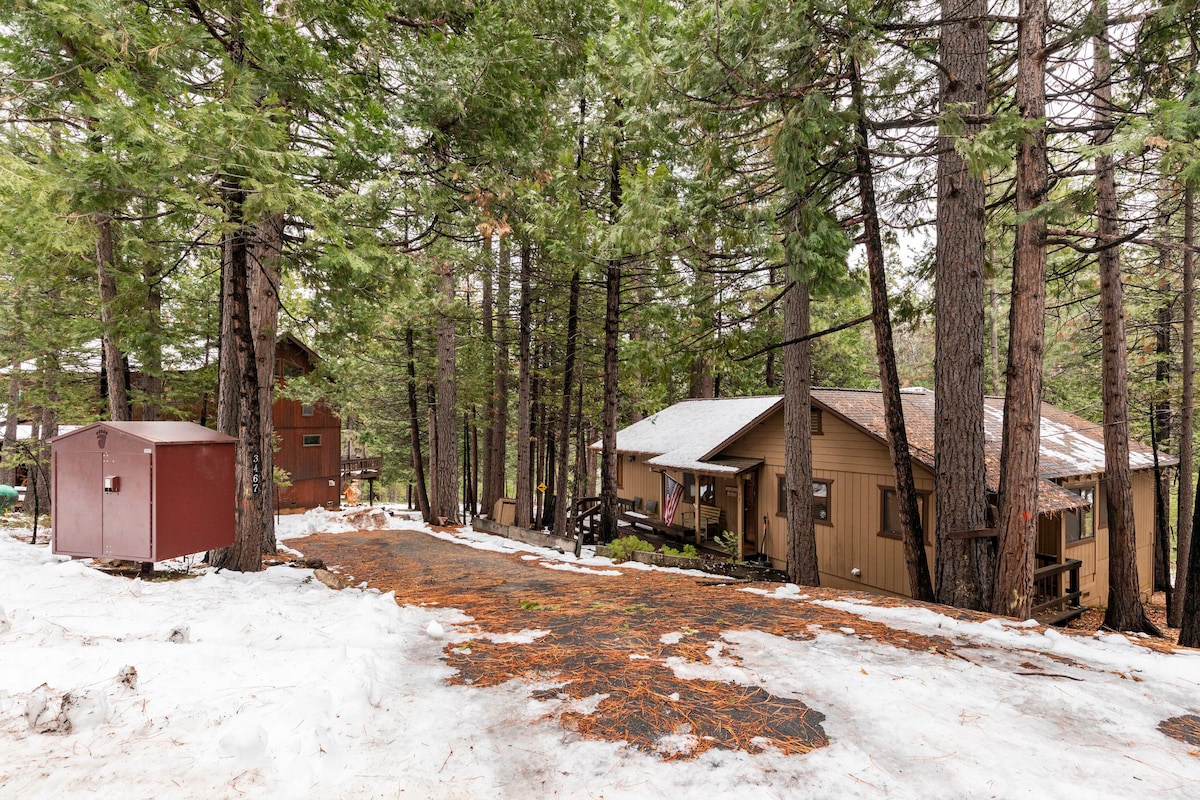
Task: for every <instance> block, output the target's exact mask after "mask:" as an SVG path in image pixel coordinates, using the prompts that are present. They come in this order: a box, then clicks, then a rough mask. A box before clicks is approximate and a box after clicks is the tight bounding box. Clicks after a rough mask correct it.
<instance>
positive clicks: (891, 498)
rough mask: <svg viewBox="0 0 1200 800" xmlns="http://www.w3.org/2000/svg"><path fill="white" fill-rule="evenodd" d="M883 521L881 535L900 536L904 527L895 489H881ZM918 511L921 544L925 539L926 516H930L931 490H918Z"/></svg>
mask: <svg viewBox="0 0 1200 800" xmlns="http://www.w3.org/2000/svg"><path fill="white" fill-rule="evenodd" d="M880 491H881V493H882V497H881V499H880V506H881V508H882V517H883V520H882V523H881V525H880V530H879V535H880V536H890V537H894V538H900V537H901V536H903V535H904V528H903V526H901V524H900V504H899V503H898V502H897V501H896V490H895V489H881V490H880ZM917 513H918V514H920V515H921V544H924V543H925V542H926V539H925V518H926V517H927V516H929V492H917Z"/></svg>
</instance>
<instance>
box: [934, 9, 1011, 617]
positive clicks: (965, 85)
mask: <svg viewBox="0 0 1200 800" xmlns="http://www.w3.org/2000/svg"><path fill="white" fill-rule="evenodd" d="M941 8H942V20H943V21H942V26H941V37H940V40H939V63H940V64H941V70H940V75H941V108H942V114H943V115H949V114H955V115H959V116H962V117H966V118H967V119H966V120H964V122H963V132H962V135H963V136H964V137H970V136H972V135H974V134H976V133H978V132H979V131H980V130H981V129H982V128H983V125H982V124H981V123H980V122H979V121H977V120H981V119H982V118H983V116H984V115H985V114H986V113H987V100H988V97H987V52H988V51H987V46H988V40H987V39H988V37H987V21H986V15H987V2H986V0H942V3H941ZM968 120H969V121H968ZM937 172H938V194H937V254H936V284H935V290H936V293H937V294H936V301H935V302H936V311H935V313H936V346H935V348H934V351H935V353H937V357H936V359H935V362H934V369H935V373H936V377H935V379H934V384H935V387H936V393H935V395H934V434H933V435H934V447H933V450H934V453H935V454H936V468H935V474H936V480H935V486H936V488H935V496H936V501H937V502H936V504H935V505H936V508H937V562H936V570H937V600H938V602H939V603H945V604H947V605H952V606H957V607H959V608H970V609H974V610H976V611H985V610H988V609H990V608H991V605H992V580H993V579H994V577H995V571H996V562H995V555H996V554H995V543H994V542H993V541H991V540H989V539H954V538H951V537H950V536H949V534H951V533H955V532H959V531H976V530H981V529H983V528H985V527H987V475H986V470H985V464H986V462H985V461H984V433H983V374H984V369H983V336H984V331H983V314H982V313H981V311H982V309H983V298H984V288H985V283H986V277H987V275H986V273H987V261H986V258H985V252H986V251H985V223H986V220H985V218H984V208H985V204H986V193H985V189H984V185H983V179H982V178H981V177H978V176H976V175H972V174H971V171H970V170H969V169H968V167H967V163H966V160H965V159H964V158H963V157H962V156H961V155H959V153H958V151H957V150H956V149H955V139H954V137H952V136H949V135H946V134H944V133H943V134H941V135H939V137H938V163H937ZM994 296H995V295H994V294H993V298H994ZM992 313H993V314H994V313H995V308H994V306H993V309H992ZM992 335H993V337H995V324H994V317H993V325H992Z"/></svg>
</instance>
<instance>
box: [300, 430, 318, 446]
mask: <svg viewBox="0 0 1200 800" xmlns="http://www.w3.org/2000/svg"><path fill="white" fill-rule="evenodd" d="M320 444H321V434H319V433H306V434H304V446H305V447H318V446H320Z"/></svg>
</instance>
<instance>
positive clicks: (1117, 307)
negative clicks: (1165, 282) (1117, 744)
mask: <svg viewBox="0 0 1200 800" xmlns="http://www.w3.org/2000/svg"><path fill="white" fill-rule="evenodd" d="M1092 12H1093V15H1094V18H1095V19H1096V20H1097V22H1099V23H1100V25H1101V29H1100V32H1099V34H1098V35H1096V36H1095V37H1094V38H1093V39H1092V48H1093V50H1092V52H1093V60H1094V64H1095V67H1094V70H1093V72H1094V79H1095V82H1096V90H1095V93H1094V95H1093V97H1094V106H1095V121H1096V128H1097V133H1096V138H1095V143H1096V146H1097V148H1098V149H1099V151H1100V153H1099V155H1097V156H1096V216H1097V226H1098V234H1099V245H1100V252H1099V255H1098V261H1099V266H1100V329H1101V340H1102V343H1103V363H1102V370H1101V371H1102V380H1101V387H1102V389H1101V398H1102V400H1103V403H1104V480H1105V488H1106V491H1105V496H1106V498H1107V499H1108V608H1107V609H1106V610H1105V613H1104V624H1105V625H1106V626H1107V627H1109V628H1112V629H1113V630H1120V631H1141V632H1145V633H1154V634H1158V633H1159V631H1158V629H1157V628H1156V627H1155V626H1154V624H1153V623H1151V622H1150V620H1149V618H1148V617H1147V616H1146V610H1145V609H1144V608H1143V607H1142V598H1141V596H1140V594H1141V593H1140V588H1139V586H1138V573H1137V532H1136V530H1135V528H1134V519H1133V478H1132V475H1131V473H1130V470H1129V385H1128V380H1129V374H1128V367H1127V358H1126V345H1125V289H1124V286H1123V285H1122V282H1121V257H1120V249H1119V248H1118V246H1117V245H1116V244H1115V240H1116V238H1117V236H1118V234H1119V227H1118V220H1117V215H1118V209H1117V181H1116V172H1115V170H1114V168H1113V163H1112V155H1110V154H1109V153H1107V152H1105V150H1104V149H1103V148H1105V147H1106V146H1107V145H1108V143H1109V141H1110V140H1111V139H1112V126H1113V118H1112V83H1111V81H1112V61H1111V56H1110V52H1109V42H1108V28H1107V25H1105V24H1104V20H1105V19H1107V17H1108V3H1107V0H1096V2H1094V3H1093V5H1092Z"/></svg>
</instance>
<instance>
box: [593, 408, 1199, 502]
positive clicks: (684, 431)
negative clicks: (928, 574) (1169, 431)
mask: <svg viewBox="0 0 1200 800" xmlns="http://www.w3.org/2000/svg"><path fill="white" fill-rule="evenodd" d="M812 398H813V402H814V405H815V406H816V407H818V408H824V409H827V410H828V411H830V412H832V413H833V414H835V415H837V416H839V417H841V418H843V419H845V420H846V421H847V422H849V423H850V424H852V425H854V426H855V427H857V428H859V429H861V430H862V431H863V432H864V433H866V434H867V435H869V436H871V437H873V438H875V439H876V440H878V441H879V442H881V443H883V444H885V445H886V443H887V425H886V422H885V419H884V414H883V395H882V393H880V392H878V391H868V390H861V389H813V390H812ZM901 401H902V403H903V405H904V423H905V428H906V430H907V432H908V444H909V450H910V451H911V453H912V456H913V458H914V459H915V460H916V461H918V462H919V463H921V464H923V465H924V466H925V467H926V468H928V469H929V470H933V466H934V450H933V441H934V438H933V424H934V394H933V392H931V391H928V390H925V389H907V390H904V392H903V393H902V394H901ZM782 407H783V398H781V397H724V398H717V399H711V400H685V401H682V402H679V403H676V404H675V405H673V406H669V407H668V408H665V409H663V410H662V411H659V412H658V413H657V414H652V415H651V416H649V417H646V418H645V419H643V420H641V421H639V422H636V423H634V424H633V425H630V426H629V427H627V428H625V429H623V430H621V431H619V432H618V433H617V450H618V451H619V452H622V453H636V454H639V455H644V456H648V457H649V458H648V459H647V461H648V463H650V464H653V465H654V466H659V467H668V468H671V469H680V470H690V471H699V472H706V473H720V472H729V473H731V474H732V473H735V472H736V471H737V467H735V466H733V465H731V464H722V463H719V462H718V461H717V460H716V459H715V457H716V456H718V455H719V454H720V452H721V450H722V449H723V448H725V447H726V446H727V445H728V444H729V443H730V442H732V441H734V440H736V439H737V438H738V437H739V436H740V435H742V434H743V433H744V432H746V431H747V430H748V429H749V428H750V427H751V426H752V425H754V424H755V423H757V422H759V421H761V420H763V419H765V418H766V417H768V416H769V415H771V414H773V413H774V412H775V411H777V410H778V409H780V408H782ZM1003 422H1004V399H1003V398H999V397H989V398H986V399H985V402H984V437H985V441H986V445H985V453H984V458H985V461H986V464H987V480H988V488H990V489H992V490H993V491H994V490H996V489H997V488H998V484H999V475H1000V443H1001V437H1002V428H1003ZM596 446H599V445H598V444H597V445H596ZM1129 453H1130V455H1129V465H1130V467H1131V468H1132V469H1149V468H1150V467H1152V466H1153V464H1154V462H1153V453H1152V451H1151V450H1150V448H1149V447H1147V446H1146V445H1144V444H1142V443H1141V442H1138V441H1134V440H1130V443H1129ZM1159 461H1160V463H1162V464H1163V465H1164V466H1166V465H1172V464H1175V463H1177V461H1176V459H1174V458H1173V457H1171V456H1167V455H1162V454H1160V456H1159ZM1103 471H1104V436H1103V427H1102V426H1100V425H1097V424H1096V423H1093V422H1089V421H1087V420H1085V419H1083V418H1082V417H1079V416H1076V415H1074V414H1071V413H1069V412H1066V411H1063V410H1062V409H1061V408H1056V407H1055V406H1051V405H1048V404H1042V443H1041V453H1040V472H1041V476H1042V478H1043V480H1042V482H1041V485H1040V487H1039V491H1038V507H1039V508H1040V509H1041V510H1042V511H1043V512H1048V513H1053V512H1057V511H1062V510H1065V509H1070V508H1078V507H1081V506H1085V505H1087V504H1086V502H1084V501H1083V499H1082V498H1081V497H1079V495H1077V494H1075V493H1074V492H1071V491H1068V490H1066V489H1064V488H1062V487H1061V486H1059V485H1058V484H1057V483H1054V480H1055V479H1061V478H1071V477H1078V476H1083V475H1091V474H1095V473H1099V472H1103Z"/></svg>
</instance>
